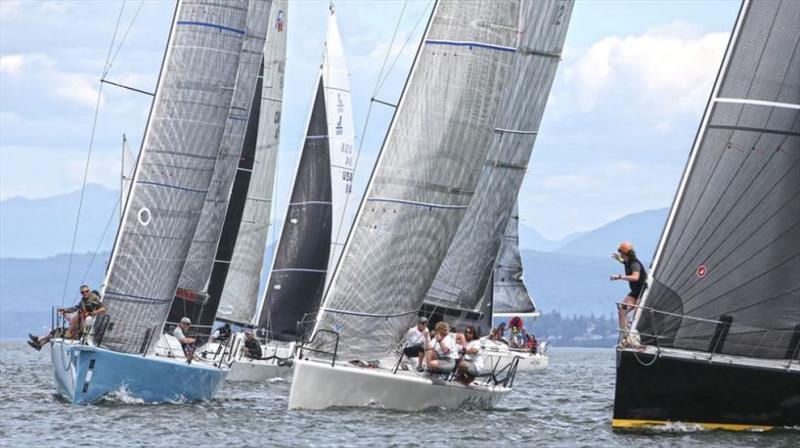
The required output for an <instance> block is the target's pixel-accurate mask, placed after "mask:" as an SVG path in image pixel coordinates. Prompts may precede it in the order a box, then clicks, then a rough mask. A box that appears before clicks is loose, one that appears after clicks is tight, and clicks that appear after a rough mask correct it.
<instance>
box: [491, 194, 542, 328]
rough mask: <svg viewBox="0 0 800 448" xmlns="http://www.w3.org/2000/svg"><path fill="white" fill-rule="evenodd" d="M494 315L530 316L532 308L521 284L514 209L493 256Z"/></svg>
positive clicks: (530, 301) (528, 294)
mask: <svg viewBox="0 0 800 448" xmlns="http://www.w3.org/2000/svg"><path fill="white" fill-rule="evenodd" d="M492 289H493V290H494V312H495V313H496V314H503V313H515V314H524V313H533V312H535V311H536V306H534V304H533V298H532V297H531V295H530V293H529V292H528V288H526V287H525V282H524V281H523V280H522V258H521V257H520V255H519V207H518V206H517V205H514V211H513V212H512V213H511V218H510V219H509V220H508V226H506V232H505V235H504V236H503V242H502V244H500V252H499V253H498V254H497V264H496V265H495V267H494V281H493V285H492Z"/></svg>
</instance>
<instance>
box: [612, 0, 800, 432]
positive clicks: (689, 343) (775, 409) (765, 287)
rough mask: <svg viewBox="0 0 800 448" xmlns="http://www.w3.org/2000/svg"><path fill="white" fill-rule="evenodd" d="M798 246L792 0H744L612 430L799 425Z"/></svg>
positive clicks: (798, 52) (797, 97)
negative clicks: (674, 425)
mask: <svg viewBox="0 0 800 448" xmlns="http://www.w3.org/2000/svg"><path fill="white" fill-rule="evenodd" d="M798 241H800V3H798V2H796V1H792V0H783V1H750V0H745V1H744V2H743V4H742V6H741V9H740V11H739V15H738V17H737V20H736V24H735V27H734V29H733V33H732V34H731V37H730V41H729V43H728V47H727V50H726V52H725V56H724V59H723V61H722V66H721V68H720V70H719V73H718V75H717V79H716V82H715V84H714V87H713V89H712V91H711V96H710V98H709V101H708V104H707V106H706V110H705V114H704V116H703V120H702V122H701V124H700V128H699V130H698V132H697V136H696V139H695V142H694V146H693V147H692V151H691V154H690V155H689V161H688V163H687V166H686V169H685V171H684V175H683V178H682V179H681V182H680V185H679V187H678V191H677V194H676V197H675V201H674V203H673V205H672V209H671V211H670V214H669V218H668V220H667V224H666V226H665V228H664V231H663V233H662V235H661V240H660V242H659V245H658V247H657V249H656V253H655V257H654V261H653V266H652V275H651V276H650V277H651V281H650V285H649V288H648V289H647V290H646V291H645V294H644V295H643V297H642V299H641V302H640V305H641V306H640V308H639V309H638V310H637V313H636V316H635V320H634V328H635V330H636V333H638V336H637V337H638V339H639V341H640V343H639V344H636V343H635V341H634V344H633V345H634V346H633V347H619V348H618V349H617V380H616V392H615V396H614V416H613V420H612V425H613V426H614V427H615V428H630V427H639V426H650V425H660V424H665V423H668V422H684V423H688V424H695V425H699V426H701V427H704V428H722V429H730V430H750V429H769V428H772V427H776V426H795V427H796V426H797V425H800V363H798V354H799V353H800V324H798V322H800V275H798V273H800V244H798ZM636 333H634V334H636ZM629 339H630V338H629ZM627 345H630V342H629V343H628V344H627Z"/></svg>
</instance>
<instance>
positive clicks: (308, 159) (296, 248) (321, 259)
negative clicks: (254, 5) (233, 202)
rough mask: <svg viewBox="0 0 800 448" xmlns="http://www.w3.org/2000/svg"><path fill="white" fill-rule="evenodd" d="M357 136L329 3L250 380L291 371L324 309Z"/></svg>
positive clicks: (340, 235) (340, 242)
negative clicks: (305, 323) (302, 338)
mask: <svg viewBox="0 0 800 448" xmlns="http://www.w3.org/2000/svg"><path fill="white" fill-rule="evenodd" d="M353 136H354V134H353V114H352V107H351V100H350V74H349V72H348V71H347V66H346V64H345V58H344V51H343V49H342V42H341V37H340V35H339V28H338V25H337V23H336V12H335V9H334V7H333V5H331V6H330V14H328V21H327V34H326V38H325V50H324V54H323V58H322V63H321V64H320V70H319V74H318V76H317V78H316V84H315V89H314V95H313V102H312V104H311V109H310V115H309V118H308V123H307V131H306V137H305V139H304V140H303V146H302V148H301V151H300V156H299V158H298V164H297V169H296V172H295V177H294V185H293V187H292V191H291V195H290V198H289V205H288V208H287V211H286V217H285V220H284V223H283V227H282V230H281V236H280V239H279V241H278V245H277V248H276V250H275V255H274V257H273V260H272V268H271V270H270V275H269V280H268V282H267V287H266V290H265V293H264V300H263V303H262V308H261V314H260V316H259V318H258V322H257V326H258V328H259V329H264V330H265V331H266V337H267V344H265V345H264V346H263V347H262V353H263V355H264V358H265V359H263V360H251V359H246V360H242V361H243V362H245V363H246V365H247V366H249V371H250V374H248V375H247V379H250V380H254V381H255V380H261V379H266V378H270V377H277V376H288V375H289V374H290V373H291V364H292V363H291V361H290V359H291V357H292V352H293V342H294V341H295V340H296V338H297V333H296V330H297V323H298V322H299V321H301V320H303V317H304V316H305V315H307V314H314V313H316V311H317V309H318V308H319V304H320V301H321V300H322V294H323V291H324V288H325V285H326V284H327V282H328V281H329V279H330V278H329V276H328V275H327V273H328V272H332V271H333V266H334V265H335V264H336V262H337V261H338V257H339V254H340V253H341V247H342V245H343V240H344V238H345V237H346V235H347V229H344V231H342V230H341V227H340V226H343V225H344V213H345V208H346V201H347V196H348V195H349V194H350V193H351V191H352V179H353V169H354V164H355V160H354V157H353ZM235 368H237V369H238V368H239V367H235Z"/></svg>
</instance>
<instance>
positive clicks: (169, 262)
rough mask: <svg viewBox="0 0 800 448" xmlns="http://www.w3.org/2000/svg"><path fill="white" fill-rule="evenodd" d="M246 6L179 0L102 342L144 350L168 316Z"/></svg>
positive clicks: (228, 90)
mask: <svg viewBox="0 0 800 448" xmlns="http://www.w3.org/2000/svg"><path fill="white" fill-rule="evenodd" d="M246 19H247V2H246V1H230V2H226V3H219V2H215V1H209V0H185V1H182V2H179V3H178V5H177V8H176V12H175V18H174V21H173V24H172V30H171V32H170V37H169V41H168V43H167V49H166V53H165V56H164V62H163V64H162V69H161V74H160V76H159V81H158V86H157V89H156V95H155V98H154V100H153V105H152V108H151V111H150V117H149V119H148V125H147V128H146V131H145V136H144V138H143V140H142V148H141V150H140V154H139V161H138V163H137V166H136V170H135V172H134V179H133V185H132V188H131V190H130V193H129V195H128V200H127V202H126V204H125V212H124V214H123V219H122V223H121V225H120V228H119V231H118V233H117V237H116V240H115V242H114V250H113V252H112V255H111V260H110V262H109V267H108V271H107V273H106V278H105V282H104V286H103V294H102V295H103V301H104V303H105V304H106V305H107V306H108V312H109V315H110V316H111V320H112V323H111V326H110V327H109V329H108V330H107V331H106V334H105V337H104V338H103V345H104V346H106V347H108V348H110V349H112V350H116V351H121V352H129V353H138V352H141V351H143V350H144V349H145V348H146V343H147V341H148V339H149V338H150V336H151V335H152V334H153V333H154V332H158V331H160V329H161V326H162V325H163V323H164V320H165V319H166V317H167V313H168V312H169V308H170V303H171V302H172V299H173V297H174V295H175V290H176V288H177V286H178V279H179V278H180V275H181V271H182V270H183V265H184V261H185V259H186V255H187V254H188V251H189V246H190V245H191V241H192V236H193V235H194V232H195V228H196V227H197V223H198V218H199V214H198V213H197V210H200V209H201V208H202V206H203V201H204V199H205V197H206V193H207V191H208V188H209V185H210V182H211V177H212V175H213V172H214V167H215V164H216V160H217V153H218V151H219V148H220V143H221V141H222V136H223V133H224V129H225V122H226V120H227V116H228V109H229V107H230V105H231V99H232V96H233V88H234V83H235V80H236V74H237V71H238V67H239V55H240V53H241V49H242V41H243V39H244V35H245V26H246Z"/></svg>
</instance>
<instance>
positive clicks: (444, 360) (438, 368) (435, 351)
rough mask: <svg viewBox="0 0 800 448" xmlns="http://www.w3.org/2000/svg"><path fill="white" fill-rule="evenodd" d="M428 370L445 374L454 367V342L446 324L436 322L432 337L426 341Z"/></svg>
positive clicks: (455, 354) (456, 354)
mask: <svg viewBox="0 0 800 448" xmlns="http://www.w3.org/2000/svg"><path fill="white" fill-rule="evenodd" d="M427 347H428V350H427V363H428V370H430V371H432V372H437V373H446V372H450V371H451V370H453V369H454V368H455V366H456V361H455V359H454V356H458V353H457V352H456V350H454V349H455V341H454V339H453V337H452V336H451V335H450V326H449V325H447V323H446V322H437V323H436V327H434V329H433V337H432V338H429V339H428V341H427Z"/></svg>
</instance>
